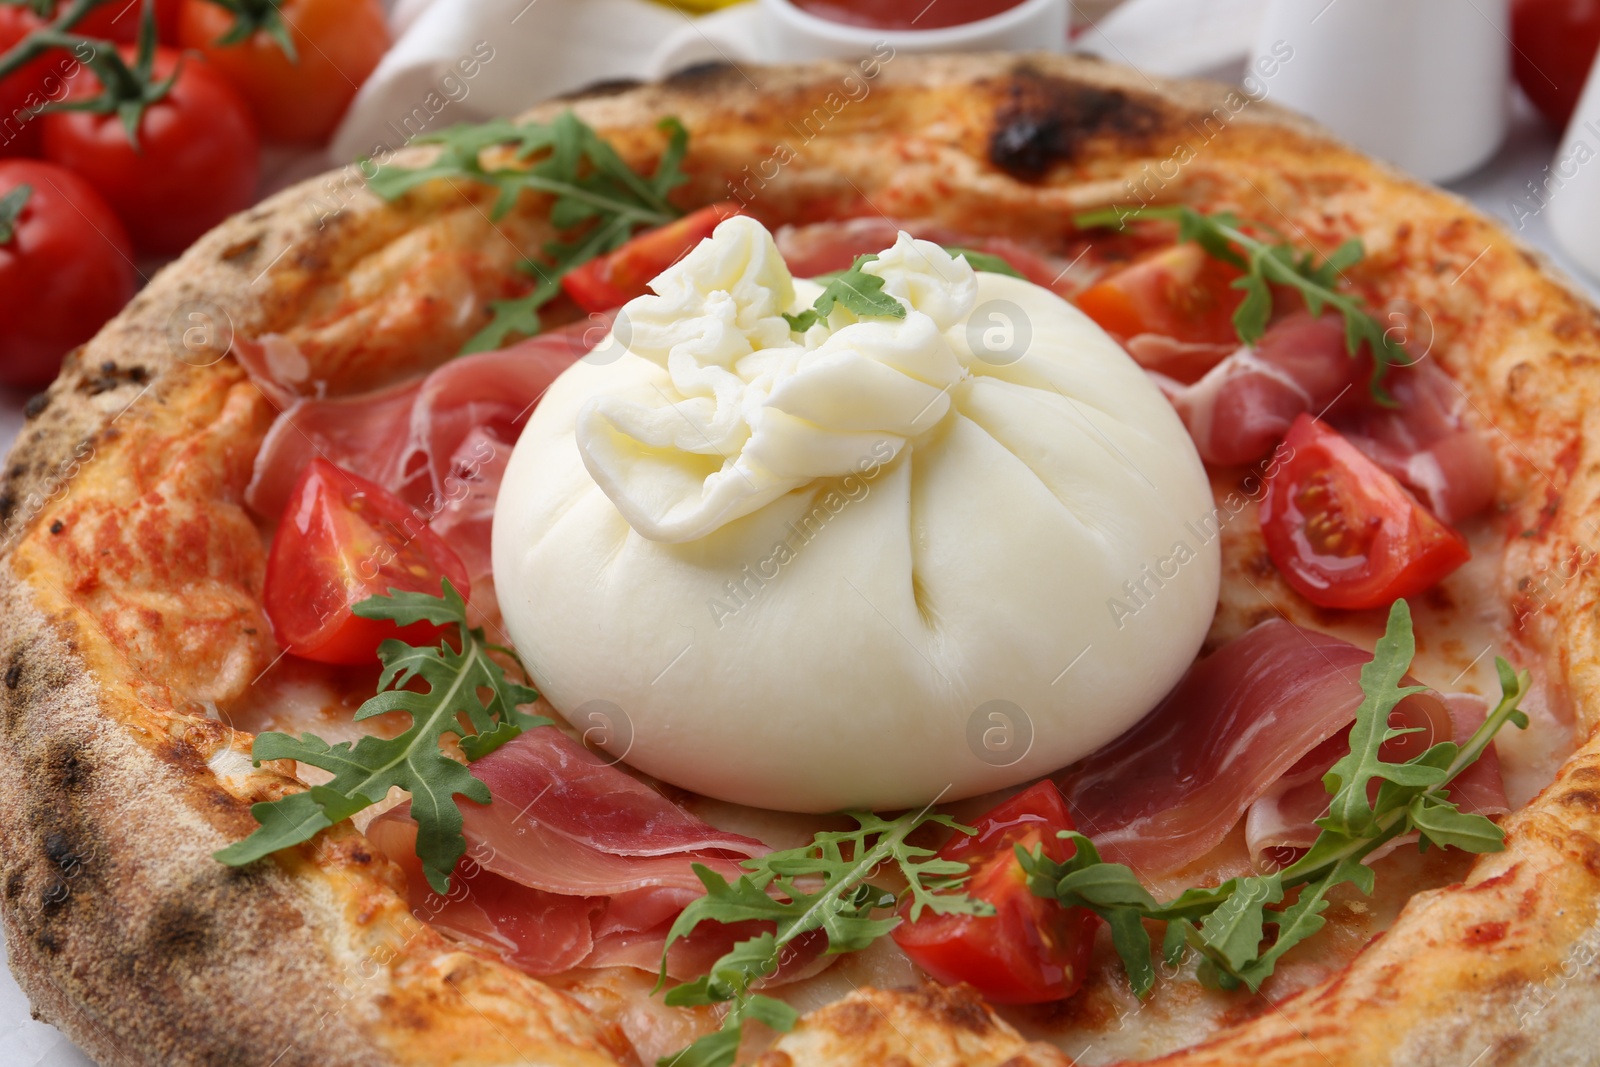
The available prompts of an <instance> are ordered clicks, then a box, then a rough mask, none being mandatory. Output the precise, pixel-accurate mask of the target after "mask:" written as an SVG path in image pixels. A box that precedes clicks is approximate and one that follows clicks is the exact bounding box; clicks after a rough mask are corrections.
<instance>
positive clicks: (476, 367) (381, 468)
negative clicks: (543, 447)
mask: <svg viewBox="0 0 1600 1067" xmlns="http://www.w3.org/2000/svg"><path fill="white" fill-rule="evenodd" d="M607 328H608V324H604V323H602V324H596V323H590V322H585V323H580V324H578V325H576V326H572V327H567V328H565V329H562V330H555V331H551V332H550V333H546V334H541V335H540V336H538V337H534V338H532V339H530V340H527V341H523V342H521V343H520V344H516V345H513V346H512V347H510V348H505V349H501V350H500V351H497V352H484V353H480V354H477V355H471V356H462V357H461V358H459V359H454V360H451V361H450V362H449V363H446V364H444V365H443V366H442V367H439V368H438V369H437V370H435V371H433V372H432V373H430V374H429V375H427V377H425V378H421V379H418V380H415V381H411V382H405V383H402V384H400V385H395V386H390V387H388V388H385V389H381V390H378V391H376V392H372V393H364V394H361V395H359V396H344V397H334V398H328V399H317V398H310V397H295V398H293V399H292V400H290V402H289V403H288V406H287V407H286V408H285V409H284V411H283V412H282V414H280V415H279V416H278V419H277V421H276V422H274V423H273V425H272V427H271V429H269V430H268V431H267V436H266V439H265V440H264V441H263V442H262V445H261V451H260V452H259V453H257V455H256V464H255V471H254V474H253V476H252V478H251V480H250V485H249V486H248V487H247V488H246V490H245V502H246V503H247V504H248V505H249V506H250V508H251V509H252V510H254V511H255V512H256V513H257V514H258V515H260V516H261V517H262V518H264V519H267V520H269V521H270V520H276V519H277V518H278V516H279V515H280V514H282V512H283V508H284V506H285V504H287V502H288V499H289V493H290V491H291V490H292V489H293V488H294V484H295V480H296V479H298V478H299V476H300V472H301V471H302V470H303V469H304V468H305V465H306V464H307V463H308V462H310V460H311V459H312V457H314V456H321V457H323V458H324V459H327V460H329V461H331V462H333V463H335V464H337V465H339V466H341V467H344V468H346V469H347V470H350V471H353V472H355V473H356V474H359V475H361V476H362V477H364V478H367V479H369V480H371V481H374V482H376V483H378V484H379V485H381V486H383V487H384V488H386V489H389V490H391V491H393V492H394V493H395V494H396V495H398V496H399V497H400V499H402V500H404V501H405V502H406V503H408V504H410V505H411V506H412V508H413V509H414V510H415V512H416V514H417V515H418V517H419V518H421V519H423V520H424V521H426V522H427V523H428V524H429V525H430V526H431V527H432V529H433V531H434V532H435V533H437V534H438V535H439V536H441V537H443V538H444V539H445V541H446V542H448V543H449V545H450V547H452V548H453V549H455V550H456V553H457V554H458V555H460V557H461V561H462V562H463V563H464V564H466V567H467V573H468V576H469V577H470V578H471V579H472V581H473V585H474V589H475V596H474V600H475V601H477V600H478V599H479V598H478V596H477V595H476V589H477V587H478V584H479V581H480V579H483V578H484V577H486V576H487V575H488V574H489V532H490V526H491V522H492V519H493V517H494V501H495V497H496V495H497V494H498V493H499V489H500V480H501V477H502V475H503V474H504V473H505V466H506V463H507V461H509V460H510V458H511V448H512V446H513V445H515V444H516V440H517V437H518V435H520V434H521V432H522V427H523V426H524V425H526V423H527V418H528V415H529V414H530V413H531V412H532V411H533V408H534V405H535V404H537V403H538V401H539V398H540V397H541V396H543V395H544V391H545V390H546V389H548V388H549V387H550V383H551V382H553V381H555V379H556V377H557V376H558V375H559V374H560V373H561V372H562V371H564V370H566V369H567V368H568V367H569V366H571V365H572V364H573V363H574V362H576V361H577V360H578V359H579V358H580V357H582V356H583V355H584V353H585V352H587V351H588V350H589V348H590V347H591V346H592V344H593V343H594V342H596V341H598V340H600V338H601V337H603V336H604V335H605V332H606V329H607ZM280 362H281V361H280ZM261 373H266V371H261ZM259 383H260V377H259V375H258V384H259ZM262 388H263V390H264V391H270V390H276V393H273V392H269V399H272V398H273V396H274V395H276V396H277V397H278V399H279V400H282V399H285V398H287V397H290V396H291V395H292V394H291V393H290V392H289V388H290V387H289V386H286V385H283V384H282V383H279V384H278V385H276V386H274V385H273V384H272V382H271V379H270V378H269V379H268V380H267V384H265V385H263V386H262ZM480 606H481V605H480Z"/></svg>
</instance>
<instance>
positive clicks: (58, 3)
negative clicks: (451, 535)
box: [0, 0, 1600, 1067]
mask: <svg viewBox="0 0 1600 1067" xmlns="http://www.w3.org/2000/svg"><path fill="white" fill-rule="evenodd" d="M885 41H886V42H888V43H890V44H892V45H893V47H894V48H895V49H896V53H897V54H899V53H902V52H911V51H937V50H947V49H971V50H977V49H983V50H989V49H1040V50H1052V51H1074V52H1081V53H1085V54H1090V55H1094V56H1098V57H1100V58H1101V59H1104V60H1106V61H1108V62H1112V63H1118V64H1123V65H1127V66H1131V67H1134V68H1137V69H1139V70H1140V71H1142V72H1144V73H1145V74H1147V75H1148V76H1150V77H1151V78H1156V77H1163V76H1164V77H1204V78H1211V79H1216V80H1220V81H1224V82H1228V83H1231V84H1235V85H1237V86H1239V88H1240V90H1241V91H1242V92H1243V93H1244V94H1246V95H1248V96H1249V97H1251V99H1253V100H1270V101H1271V102H1273V103H1275V104H1279V105H1282V106H1285V107H1290V108H1294V109H1296V110H1300V111H1303V112H1306V113H1308V114H1310V115H1312V116H1313V117H1315V118H1317V119H1318V120H1319V121H1321V122H1323V123H1325V124H1326V125H1327V126H1329V127H1330V128H1331V129H1332V130H1333V131H1334V132H1335V133H1337V134H1339V135H1340V136H1341V137H1343V138H1345V139H1347V140H1349V141H1350V142H1352V143H1353V144H1355V145H1356V146H1357V147H1359V148H1362V149H1363V150H1365V151H1367V152H1369V153H1371V154H1373V155H1375V156H1378V157H1380V158H1383V159H1386V160H1389V161H1390V162H1392V163H1394V164H1395V165H1396V166H1399V167H1401V168H1403V169H1405V170H1407V171H1409V172H1411V173H1413V174H1415V175H1416V176H1418V177H1420V178H1423V179H1426V180H1429V181H1435V182H1438V183H1440V184H1442V185H1444V187H1445V188H1447V189H1450V190H1452V191H1454V192H1455V193H1457V194H1459V195H1461V196H1462V197H1464V198H1466V199H1467V200H1470V201H1471V202H1473V203H1474V204H1476V205H1477V206H1478V207H1479V208H1480V209H1482V210H1484V211H1485V212H1487V213H1489V214H1490V215H1493V216H1496V217H1498V218H1500V219H1502V220H1503V221H1504V222H1505V224H1506V226H1507V227H1508V229H1510V230H1511V231H1512V232H1513V233H1515V234H1516V235H1517V236H1518V237H1520V238H1521V239H1522V240H1524V241H1526V242H1527V243H1529V244H1530V245H1532V246H1533V247H1535V248H1537V249H1539V250H1541V251H1543V252H1544V253H1546V254H1547V255H1549V256H1550V258H1551V259H1552V260H1553V261H1554V262H1555V263H1556V264H1557V265H1558V266H1559V267H1560V268H1561V269H1562V270H1564V271H1566V272H1567V273H1568V274H1570V275H1571V276H1572V277H1573V278H1574V279H1575V280H1577V281H1578V283H1579V284H1580V285H1581V286H1582V287H1585V288H1586V289H1587V290H1588V291H1589V292H1590V293H1591V294H1592V295H1595V296H1600V166H1595V165H1591V162H1592V160H1593V159H1594V158H1595V156H1596V155H1597V153H1600V81H1596V82H1595V83H1594V84H1589V83H1590V81H1591V79H1590V71H1591V68H1592V67H1593V66H1594V58H1595V54H1596V52H1597V50H1600V0H1120V2H1119V0H1077V2H1069V0H0V447H6V448H9V446H10V443H11V441H12V440H13V438H14V436H15V434H16V432H17V429H18V427H19V426H20V425H21V423H22V421H23V419H24V411H25V407H26V403H27V400H28V398H29V397H30V396H31V395H33V394H34V393H35V392H37V391H38V390H40V389H42V388H43V387H44V386H45V385H47V384H48V383H49V381H50V380H51V379H52V378H53V377H54V375H55V373H56V370H57V368H58V367H59V364H60V360H61V358H62V356H63V355H64V354H65V353H66V352H68V351H69V350H70V349H71V348H73V347H74V346H76V345H78V344H80V343H82V342H83V341H85V340H87V339H88V338H89V337H91V336H92V335H93V334H94V332H95V331H96V330H97V329H98V328H99V327H100V325H101V324H103V323H104V322H105V321H106V320H107V319H108V318H109V317H110V316H112V315H114V314H115V313H116V312H117V311H118V310H119V309H120V308H121V306H122V305H123V304H124V303H126V301H127V300H128V299H130V298H131V297H132V296H133V294H134V293H135V292H136V291H137V290H138V288H139V287H140V286H142V285H143V284H144V283H145V282H146V281H147V280H148V279H149V277H151V276H152V274H153V273H154V272H155V271H157V270H159V269H160V268H161V267H162V266H163V265H164V264H165V263H167V262H170V261H171V259H173V258H174V257H175V256H177V255H179V254H181V252H182V251H183V249H184V248H185V247H187V246H188V245H189V244H190V243H191V242H192V241H193V240H194V239H195V238H196V237H198V236H199V235H200V234H202V233H204V232H205V231H206V230H208V229H210V228H211V227H212V226H213V225H215V224H216V223H217V222H219V221H221V220H222V219H223V218H226V217H227V216H228V215H230V214H233V213H234V212H237V211H240V210H243V209H244V208H246V207H248V206H250V205H251V204H253V203H255V202H256V201H257V200H259V199H261V198H262V197H265V196H268V195H271V194H272V193H273V192H276V191H278V190H280V189H283V188H286V187H287V186H289V185H291V184H293V183H294V182H296V181H300V180H303V179H306V178H310V177H313V176H316V175H318V174H321V173H323V172H325V171H328V170H330V169H332V168H335V167H342V166H346V165H348V164H350V163H353V162H354V161H356V160H357V159H359V158H362V157H366V156H379V157H381V156H382V155H383V154H384V153H386V152H390V151H394V150H396V149H398V148H400V147H402V146H403V145H405V144H406V143H408V142H409V141H411V140H412V139H414V138H416V137H417V136H420V135H424V134H427V133H430V132H435V131H437V130H439V129H442V128H444V127H446V126H448V125H451V124H453V123H458V122H470V121H478V120H483V119H487V118H491V117H494V116H498V115H506V114H512V113H515V112H517V111H519V110H521V109H522V108H524V107H527V106H530V105H532V104H535V103H537V102H539V101H541V100H543V99H546V98H548V97H550V96H552V95H555V94H557V93H564V92H570V91H573V90H576V89H580V88H582V87H584V86H586V85H590V84H593V83H595V82H599V81H607V80H613V79H620V78H640V79H648V78H655V77H660V76H663V75H665V74H668V73H671V72H672V71H674V70H678V69H681V68H683V67H685V66H688V65H693V64H698V63H704V62H719V63H730V64H733V65H735V66H737V67H739V68H740V69H741V70H743V71H745V72H746V76H747V77H749V78H750V79H751V80H752V82H753V84H756V85H758V86H759V84H760V79H761V77H762V75H761V71H760V67H761V65H762V64H764V63H771V62H783V61H795V60H804V59H811V58H818V57H824V56H839V57H844V56H851V55H858V54H865V53H867V52H869V51H871V50H872V48H873V47H874V46H875V44H876V43H878V42H885ZM1586 84H1587V85H1588V88H1587V89H1586V88H1585V86H1586ZM63 104H71V105H72V106H73V108H74V109H73V110H54V109H52V110H46V111H45V112H44V113H42V114H40V113H37V112H38V111H39V109H40V108H41V107H52V108H54V107H59V106H60V105H63ZM269 269H270V268H269ZM88 1062H89V1061H88V1060H87V1059H85V1058H84V1057H83V1056H82V1055H81V1054H80V1053H78V1052H77V1051H76V1050H75V1049H74V1048H73V1047H72V1046H71V1044H70V1043H69V1042H67V1041H66V1039H65V1038H64V1037H62V1035H61V1034H60V1033H58V1032H57V1031H56V1030H54V1029H53V1028H52V1027H50V1026H47V1025H45V1024H43V1023H39V1022H36V1021H34V1020H32V1019H31V1018H30V1016H29V1010H28V1005H27V1001H26V999H25V998H24V997H23V995H22V993H21V991H20V990H19V989H17V988H16V986H15V984H14V983H13V982H12V981H11V978H10V974H9V972H8V971H0V1067H10V1065H23V1067H36V1065H44V1064H49V1065H52V1067H65V1065H83V1064H87V1063H88Z"/></svg>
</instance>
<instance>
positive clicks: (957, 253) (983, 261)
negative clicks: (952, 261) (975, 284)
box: [944, 245, 1026, 278]
mask: <svg viewBox="0 0 1600 1067" xmlns="http://www.w3.org/2000/svg"><path fill="white" fill-rule="evenodd" d="M944 250H945V251H946V252H949V253H950V254H951V255H952V256H954V257H955V258H957V259H965V260H966V261H967V263H968V264H969V265H970V266H971V267H972V269H973V270H982V271H988V272H989V273H990V274H1008V275H1010V276H1011V277H1013V278H1023V277H1026V276H1025V275H1024V274H1023V273H1022V272H1021V271H1020V270H1018V269H1017V268H1015V267H1013V266H1012V265H1011V264H1009V263H1007V262H1006V261H1005V260H1003V259H1001V258H1000V257H999V256H995V255H990V254H989V253H988V252H979V251H977V250H976V249H972V248H962V247H961V246H959V245H945V246H944Z"/></svg>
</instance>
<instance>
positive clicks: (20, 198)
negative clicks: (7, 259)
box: [0, 185, 33, 245]
mask: <svg viewBox="0 0 1600 1067" xmlns="http://www.w3.org/2000/svg"><path fill="white" fill-rule="evenodd" d="M31 196H33V186H31V185H19V186H17V187H16V188H15V189H13V190H11V191H10V192H9V193H7V194H6V195H5V196H0V245H8V244H10V243H11V242H12V241H13V240H14V239H15V238H16V236H17V224H18V222H19V220H20V219H21V218H22V209H23V208H25V207H27V206H28V199H29V198H30V197H31Z"/></svg>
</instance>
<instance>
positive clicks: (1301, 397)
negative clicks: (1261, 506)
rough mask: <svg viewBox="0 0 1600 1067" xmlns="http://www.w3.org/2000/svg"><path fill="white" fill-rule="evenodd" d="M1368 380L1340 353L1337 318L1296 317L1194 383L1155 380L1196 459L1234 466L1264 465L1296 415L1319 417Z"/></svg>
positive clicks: (1341, 342)
mask: <svg viewBox="0 0 1600 1067" xmlns="http://www.w3.org/2000/svg"><path fill="white" fill-rule="evenodd" d="M1365 375H1366V372H1365V369H1364V368H1363V366H1362V364H1361V363H1360V361H1358V360H1354V359H1351V358H1350V356H1349V355H1348V354H1347V352H1346V351H1345V341H1344V325H1343V321H1342V320H1341V319H1339V318H1338V317H1337V316H1334V315H1324V316H1322V317H1320V318H1314V317H1312V316H1311V315H1310V314H1309V313H1307V312H1297V313H1295V314H1293V315H1290V316H1288V317H1287V318H1285V319H1283V320H1282V321H1281V322H1278V323H1275V324H1273V326H1272V327H1271V328H1269V329H1268V330H1267V332H1266V333H1265V334H1264V335H1263V336H1262V338H1261V340H1260V341H1259V342H1258V343H1257V344H1256V346H1255V347H1254V348H1248V347H1246V348H1240V349H1238V350H1236V351H1235V352H1234V353H1233V354H1232V355H1230V356H1228V357H1227V358H1225V359H1223V360H1222V361H1221V362H1220V363H1218V364H1217V365H1216V366H1214V367H1212V368H1211V369H1210V370H1209V371H1207V372H1206V373H1205V375H1204V376H1203V377H1202V378H1200V380H1199V381H1197V382H1195V383H1194V384H1193V385H1187V386H1185V385H1182V384H1181V383H1180V382H1177V381H1175V380H1174V381H1164V380H1162V379H1161V378H1158V379H1157V382H1158V383H1159V384H1160V385H1161V386H1162V389H1163V391H1164V392H1165V393H1166V394H1167V398H1168V399H1169V400H1171V401H1172V406H1173V407H1175V408H1176V409H1177V410H1178V415H1179V416H1180V417H1181V418H1182V419H1183V422H1184V425H1185V426H1187V427H1188V428H1189V434H1190V436H1191V437H1193V438H1194V443H1195V448H1196V449H1197V450H1198V451H1199V452H1200V458H1201V459H1203V460H1205V461H1206V462H1207V463H1212V464H1217V465H1219V466H1235V465H1238V464H1243V463H1252V462H1254V461H1256V460H1258V459H1261V458H1262V457H1263V456H1265V455H1266V454H1267V453H1269V452H1271V451H1272V449H1273V447H1274V446H1275V445H1277V443H1278V442H1279V441H1281V440H1283V435H1284V434H1285V433H1287V432H1288V431H1289V426H1290V424H1292V423H1293V422H1294V420H1295V416H1297V415H1299V414H1300V413H1301V412H1304V411H1309V412H1311V413H1312V414H1313V415H1316V414H1319V413H1321V412H1322V410H1323V409H1324V408H1327V407H1328V406H1329V405H1330V404H1332V403H1334V402H1335V401H1336V400H1338V399H1340V397H1341V396H1342V395H1344V394H1345V393H1347V392H1349V391H1350V390H1351V389H1352V388H1354V387H1355V386H1356V384H1357V383H1358V382H1359V381H1360V380H1363V379H1364V378H1365Z"/></svg>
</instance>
